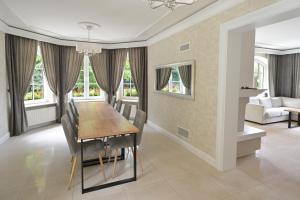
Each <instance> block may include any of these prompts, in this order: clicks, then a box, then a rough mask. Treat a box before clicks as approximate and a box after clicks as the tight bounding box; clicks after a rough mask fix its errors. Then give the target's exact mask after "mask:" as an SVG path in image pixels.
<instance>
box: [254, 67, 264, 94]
mask: <svg viewBox="0 0 300 200" xmlns="http://www.w3.org/2000/svg"><path fill="white" fill-rule="evenodd" d="M253 82H254V87H255V88H258V89H262V88H263V82H264V66H263V65H261V64H259V63H257V62H254V74H253Z"/></svg>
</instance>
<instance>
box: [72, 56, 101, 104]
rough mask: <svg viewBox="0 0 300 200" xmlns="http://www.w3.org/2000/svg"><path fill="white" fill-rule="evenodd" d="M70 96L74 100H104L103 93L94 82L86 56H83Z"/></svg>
mask: <svg viewBox="0 0 300 200" xmlns="http://www.w3.org/2000/svg"><path fill="white" fill-rule="evenodd" d="M71 96H72V97H73V98H75V99H104V92H103V91H102V90H101V89H100V87H99V85H98V83H97V81H96V78H95V75H94V72H93V69H92V66H91V64H90V60H89V57H88V56H84V59H83V65H82V66H81V69H80V73H79V77H78V80H77V82H76V84H75V86H74V88H73V90H72V93H71Z"/></svg>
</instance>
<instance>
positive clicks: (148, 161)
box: [0, 123, 300, 200]
mask: <svg viewBox="0 0 300 200" xmlns="http://www.w3.org/2000/svg"><path fill="white" fill-rule="evenodd" d="M255 126H257V125H255ZM258 127H259V126H258ZM263 128H264V129H266V130H267V131H268V134H267V137H265V138H264V139H263V143H262V149H261V151H259V152H258V153H257V155H256V156H249V157H245V158H242V159H239V160H238V167H237V169H235V170H231V171H228V172H224V173H221V172H217V171H216V170H214V169H213V168H212V167H210V166H209V165H208V164H206V163H205V162H204V161H201V160H199V159H198V158H197V157H196V156H194V155H193V154H191V153H189V152H188V151H186V150H185V149H183V148H182V147H181V146H179V145H177V144H176V143H173V142H172V141H170V140H169V139H168V138H166V137H164V136H162V135H160V134H158V133H156V132H155V131H154V130H152V129H151V128H149V127H147V126H146V129H145V135H144V138H143V147H142V151H143V156H144V164H145V169H144V174H143V175H142V176H139V178H138V181H137V182H133V183H129V184H126V185H122V186H117V187H113V188H110V189H105V190H101V191H97V192H92V193H88V194H84V195H81V193H80V173H79V168H77V169H78V171H77V172H78V173H77V176H76V179H75V181H74V184H73V187H72V189H71V190H67V187H66V185H67V178H68V173H69V170H70V154H69V151H68V147H67V143H66V141H65V138H64V134H63V132H62V128H61V127H60V126H59V125H53V126H50V127H47V128H45V129H40V130H37V131H34V132H31V133H28V134H25V135H23V136H19V137H14V138H11V139H10V140H9V141H7V142H6V143H5V144H2V145H0V152H1V153H0V174H1V178H0V199H1V200H6V199H7V200H14V199H30V200H34V199H37V200H43V199H64V200H68V199H101V200H123V199H124V200H135V199H136V200H144V199H149V200H152V199H153V200H159V199H163V200H169V199H170V200H171V199H172V200H180V199H184V200H193V199H195V200H199V199H203V200H215V199H220V200H246V199H249V200H250V199H251V200H257V199H262V200H268V199H270V200H293V199H295V200H299V199H300V128H294V129H287V124H286V123H277V124H272V125H267V126H263ZM130 161H131V160H130V158H129V160H128V161H127V163H120V165H119V166H118V167H119V173H120V174H121V175H122V176H124V174H126V173H129V172H131V171H128V170H126V169H131V168H130V167H131V166H130ZM110 168H111V166H106V173H107V174H108V175H109V174H110V173H111V170H110ZM86 174H87V176H86V177H87V179H88V181H90V182H97V181H99V180H100V181H101V178H99V177H101V174H100V172H99V168H98V167H97V166H96V167H91V168H89V169H88V170H87V171H86Z"/></svg>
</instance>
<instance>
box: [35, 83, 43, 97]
mask: <svg viewBox="0 0 300 200" xmlns="http://www.w3.org/2000/svg"><path fill="white" fill-rule="evenodd" d="M43 98H44V86H43V85H34V100H39V99H43Z"/></svg>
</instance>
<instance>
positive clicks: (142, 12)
mask: <svg viewBox="0 0 300 200" xmlns="http://www.w3.org/2000/svg"><path fill="white" fill-rule="evenodd" d="M216 1H217V0H198V1H197V2H196V3H195V4H193V5H191V6H182V7H179V8H177V9H176V10H175V11H174V12H170V11H169V10H168V9H166V8H159V9H156V10H153V9H151V8H150V7H149V6H148V4H147V1H146V0H0V19H1V20H2V21H4V22H5V23H6V24H8V25H10V26H14V27H18V28H21V29H26V30H30V31H34V32H37V33H42V34H46V35H49V36H54V37H58V38H61V39H69V40H86V39H87V31H85V30H83V29H81V28H80V27H79V26H78V22H81V21H90V22H94V23H97V24H100V25H101V28H100V29H98V30H95V31H92V33H91V38H92V39H93V41H98V42H129V41H143V40H147V39H149V38H150V37H152V36H154V35H156V34H157V33H159V32H161V31H163V30H165V29H166V28H168V27H170V26H172V25H174V24H176V23H178V22H179V21H181V20H183V19H185V18H187V17H189V16H190V15H192V14H194V13H195V12H197V11H199V10H201V9H203V8H205V7H207V6H209V5H211V4H212V3H214V2H216Z"/></svg>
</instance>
